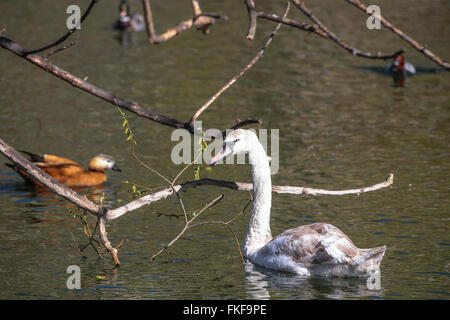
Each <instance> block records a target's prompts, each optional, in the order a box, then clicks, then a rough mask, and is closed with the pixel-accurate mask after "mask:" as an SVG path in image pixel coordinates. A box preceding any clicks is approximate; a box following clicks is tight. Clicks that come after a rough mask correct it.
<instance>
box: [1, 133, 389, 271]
mask: <svg viewBox="0 0 450 320" xmlns="http://www.w3.org/2000/svg"><path fill="white" fill-rule="evenodd" d="M0 152H1V153H2V154H4V155H5V156H6V157H7V158H8V159H9V160H11V161H12V162H13V163H14V164H16V165H18V166H19V167H20V168H21V169H23V170H24V171H25V172H26V173H28V174H29V175H30V176H32V177H33V178H34V179H35V180H37V181H38V182H40V183H42V184H43V185H44V186H46V187H47V188H49V189H50V190H51V191H53V192H54V193H56V194H57V195H59V196H61V197H62V198H64V199H66V200H68V201H70V202H72V203H73V204H75V205H76V206H77V207H79V208H81V209H84V210H87V211H88V212H90V213H92V214H93V215H94V216H96V217H97V219H98V223H99V234H100V238H101V241H102V244H103V245H104V246H105V247H106V248H107V249H108V251H109V253H110V254H111V256H112V257H113V259H114V262H115V263H116V264H117V265H119V264H120V261H119V258H118V249H117V248H114V247H113V246H112V244H111V243H110V241H109V240H108V237H107V232H106V223H107V222H109V221H112V220H115V219H117V218H119V217H121V216H123V215H125V214H127V213H129V212H133V211H134V210H137V209H139V208H141V207H143V206H147V205H150V204H152V203H154V202H157V201H159V200H162V199H165V198H167V197H169V196H171V195H174V194H177V193H180V192H182V191H183V192H184V191H187V190H188V189H191V188H195V187H198V186H202V185H209V186H217V187H223V188H228V189H232V190H238V191H252V190H253V185H252V184H251V183H244V182H235V181H223V180H214V179H200V180H195V181H187V182H185V183H183V184H180V185H176V186H169V187H167V188H165V189H163V190H160V191H158V192H154V193H151V194H148V195H145V196H143V197H141V198H139V199H137V200H134V201H131V202H129V203H127V204H125V205H123V206H120V207H118V208H115V209H107V208H102V207H101V206H99V205H98V204H95V203H94V202H92V201H90V200H89V199H87V198H85V197H83V196H81V195H80V194H78V193H77V192H75V191H74V190H72V189H71V188H69V187H67V186H65V185H63V184H61V183H59V182H58V181H57V180H55V179H54V178H52V177H51V176H49V175H47V174H46V173H45V172H44V171H42V170H41V169H39V168H38V167H36V166H35V165H33V164H32V163H31V162H30V161H28V160H27V159H26V158H25V157H23V156H22V155H21V154H20V153H19V152H18V151H17V150H15V149H14V148H13V147H11V146H10V145H8V144H7V143H6V142H5V141H3V140H2V139H0ZM392 183H393V175H392V174H390V175H389V176H388V178H387V179H386V180H385V181H383V182H381V183H378V184H375V185H373V186H370V187H363V188H358V189H350V190H340V191H330V190H324V189H315V188H306V187H295V186H276V185H274V186H272V191H273V192H275V193H290V194H297V195H304V196H305V195H314V196H318V195H346V194H360V193H365V192H371V191H376V190H379V189H382V188H386V187H388V186H390V185H392ZM217 201H218V199H216V200H214V201H213V202H214V204H215V203H216V202H217ZM212 205H213V204H209V205H207V207H205V208H204V209H202V211H201V212H203V211H204V210H206V209H207V208H209V207H210V206H212ZM197 215H199V213H198V214H197ZM197 215H196V216H197ZM193 221H194V219H189V220H188V221H187V223H186V225H185V227H184V228H183V231H182V234H183V233H184V232H185V231H186V230H187V229H188V228H190V227H192V226H193V225H192V222H193ZM216 223H218V222H216ZM180 236H181V235H180ZM170 245H172V243H171V244H170ZM158 255H159V253H158Z"/></svg>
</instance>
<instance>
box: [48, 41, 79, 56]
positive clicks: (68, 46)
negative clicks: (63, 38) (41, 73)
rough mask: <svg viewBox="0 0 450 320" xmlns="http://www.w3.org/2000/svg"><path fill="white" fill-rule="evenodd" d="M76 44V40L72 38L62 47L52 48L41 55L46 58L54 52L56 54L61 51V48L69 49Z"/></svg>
mask: <svg viewBox="0 0 450 320" xmlns="http://www.w3.org/2000/svg"><path fill="white" fill-rule="evenodd" d="M76 44H77V40H76V39H73V40H72V41H71V42H70V43H69V44H68V45H65V46H64V47H61V48H58V49H55V50H52V51H50V52H49V53H47V54H44V55H42V58H44V59H48V57H50V56H52V55H54V54H56V53H58V52H61V51H63V50H66V49H69V48H71V47H73V46H74V45H76Z"/></svg>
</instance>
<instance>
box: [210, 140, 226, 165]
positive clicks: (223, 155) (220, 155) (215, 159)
mask: <svg viewBox="0 0 450 320" xmlns="http://www.w3.org/2000/svg"><path fill="white" fill-rule="evenodd" d="M230 154H231V149H230V148H229V147H228V146H227V145H226V146H225V148H223V149H222V151H220V152H219V153H218V154H216V155H215V156H214V157H213V158H212V159H211V162H210V163H209V164H210V165H212V166H214V165H215V164H216V163H217V162H218V161H219V160H221V159H225V158H226V157H228V156H229V155H230Z"/></svg>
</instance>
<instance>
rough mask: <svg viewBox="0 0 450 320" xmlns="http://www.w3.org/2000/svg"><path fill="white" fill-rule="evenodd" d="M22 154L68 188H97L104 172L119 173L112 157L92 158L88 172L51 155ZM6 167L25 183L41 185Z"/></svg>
mask: <svg viewBox="0 0 450 320" xmlns="http://www.w3.org/2000/svg"><path fill="white" fill-rule="evenodd" d="M23 152H24V153H26V154H27V155H28V156H29V159H30V161H32V162H33V164H34V165H35V166H37V167H38V168H39V169H41V170H43V171H44V172H45V173H47V174H48V175H50V176H52V177H53V178H55V179H56V180H58V181H59V182H61V183H62V184H65V185H66V186H69V187H88V186H97V185H100V184H103V183H105V182H106V180H107V177H106V174H105V170H107V169H112V170H115V171H121V170H120V169H119V167H117V166H116V164H115V162H114V160H113V159H112V157H110V156H107V155H105V154H99V155H98V156H96V157H94V158H92V159H91V161H90V162H89V166H88V170H86V169H84V168H83V167H82V166H81V165H80V164H78V163H76V162H75V161H73V160H70V159H66V158H62V157H58V156H55V155H51V154H44V155H42V156H41V155H37V154H34V153H31V152H26V151H23ZM6 165H7V166H9V167H12V168H13V169H14V170H15V171H17V172H18V173H19V174H20V175H21V176H22V178H24V179H25V180H26V181H28V182H31V183H34V184H37V185H41V184H40V183H39V182H37V181H35V180H34V179H32V178H31V177H30V176H29V175H28V174H27V173H26V172H25V171H23V170H22V169H20V168H18V167H16V166H14V165H12V164H9V163H6Z"/></svg>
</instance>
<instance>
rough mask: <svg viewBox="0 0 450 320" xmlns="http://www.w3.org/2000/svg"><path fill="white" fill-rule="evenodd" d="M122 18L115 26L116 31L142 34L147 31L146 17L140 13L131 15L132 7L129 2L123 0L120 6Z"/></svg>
mask: <svg viewBox="0 0 450 320" xmlns="http://www.w3.org/2000/svg"><path fill="white" fill-rule="evenodd" d="M119 12H120V17H119V19H118V20H117V21H116V22H115V24H114V29H116V30H120V31H136V32H141V31H144V29H145V21H144V17H142V15H140V14H138V13H133V14H130V5H129V4H128V1H127V0H121V1H120V4H119Z"/></svg>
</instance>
